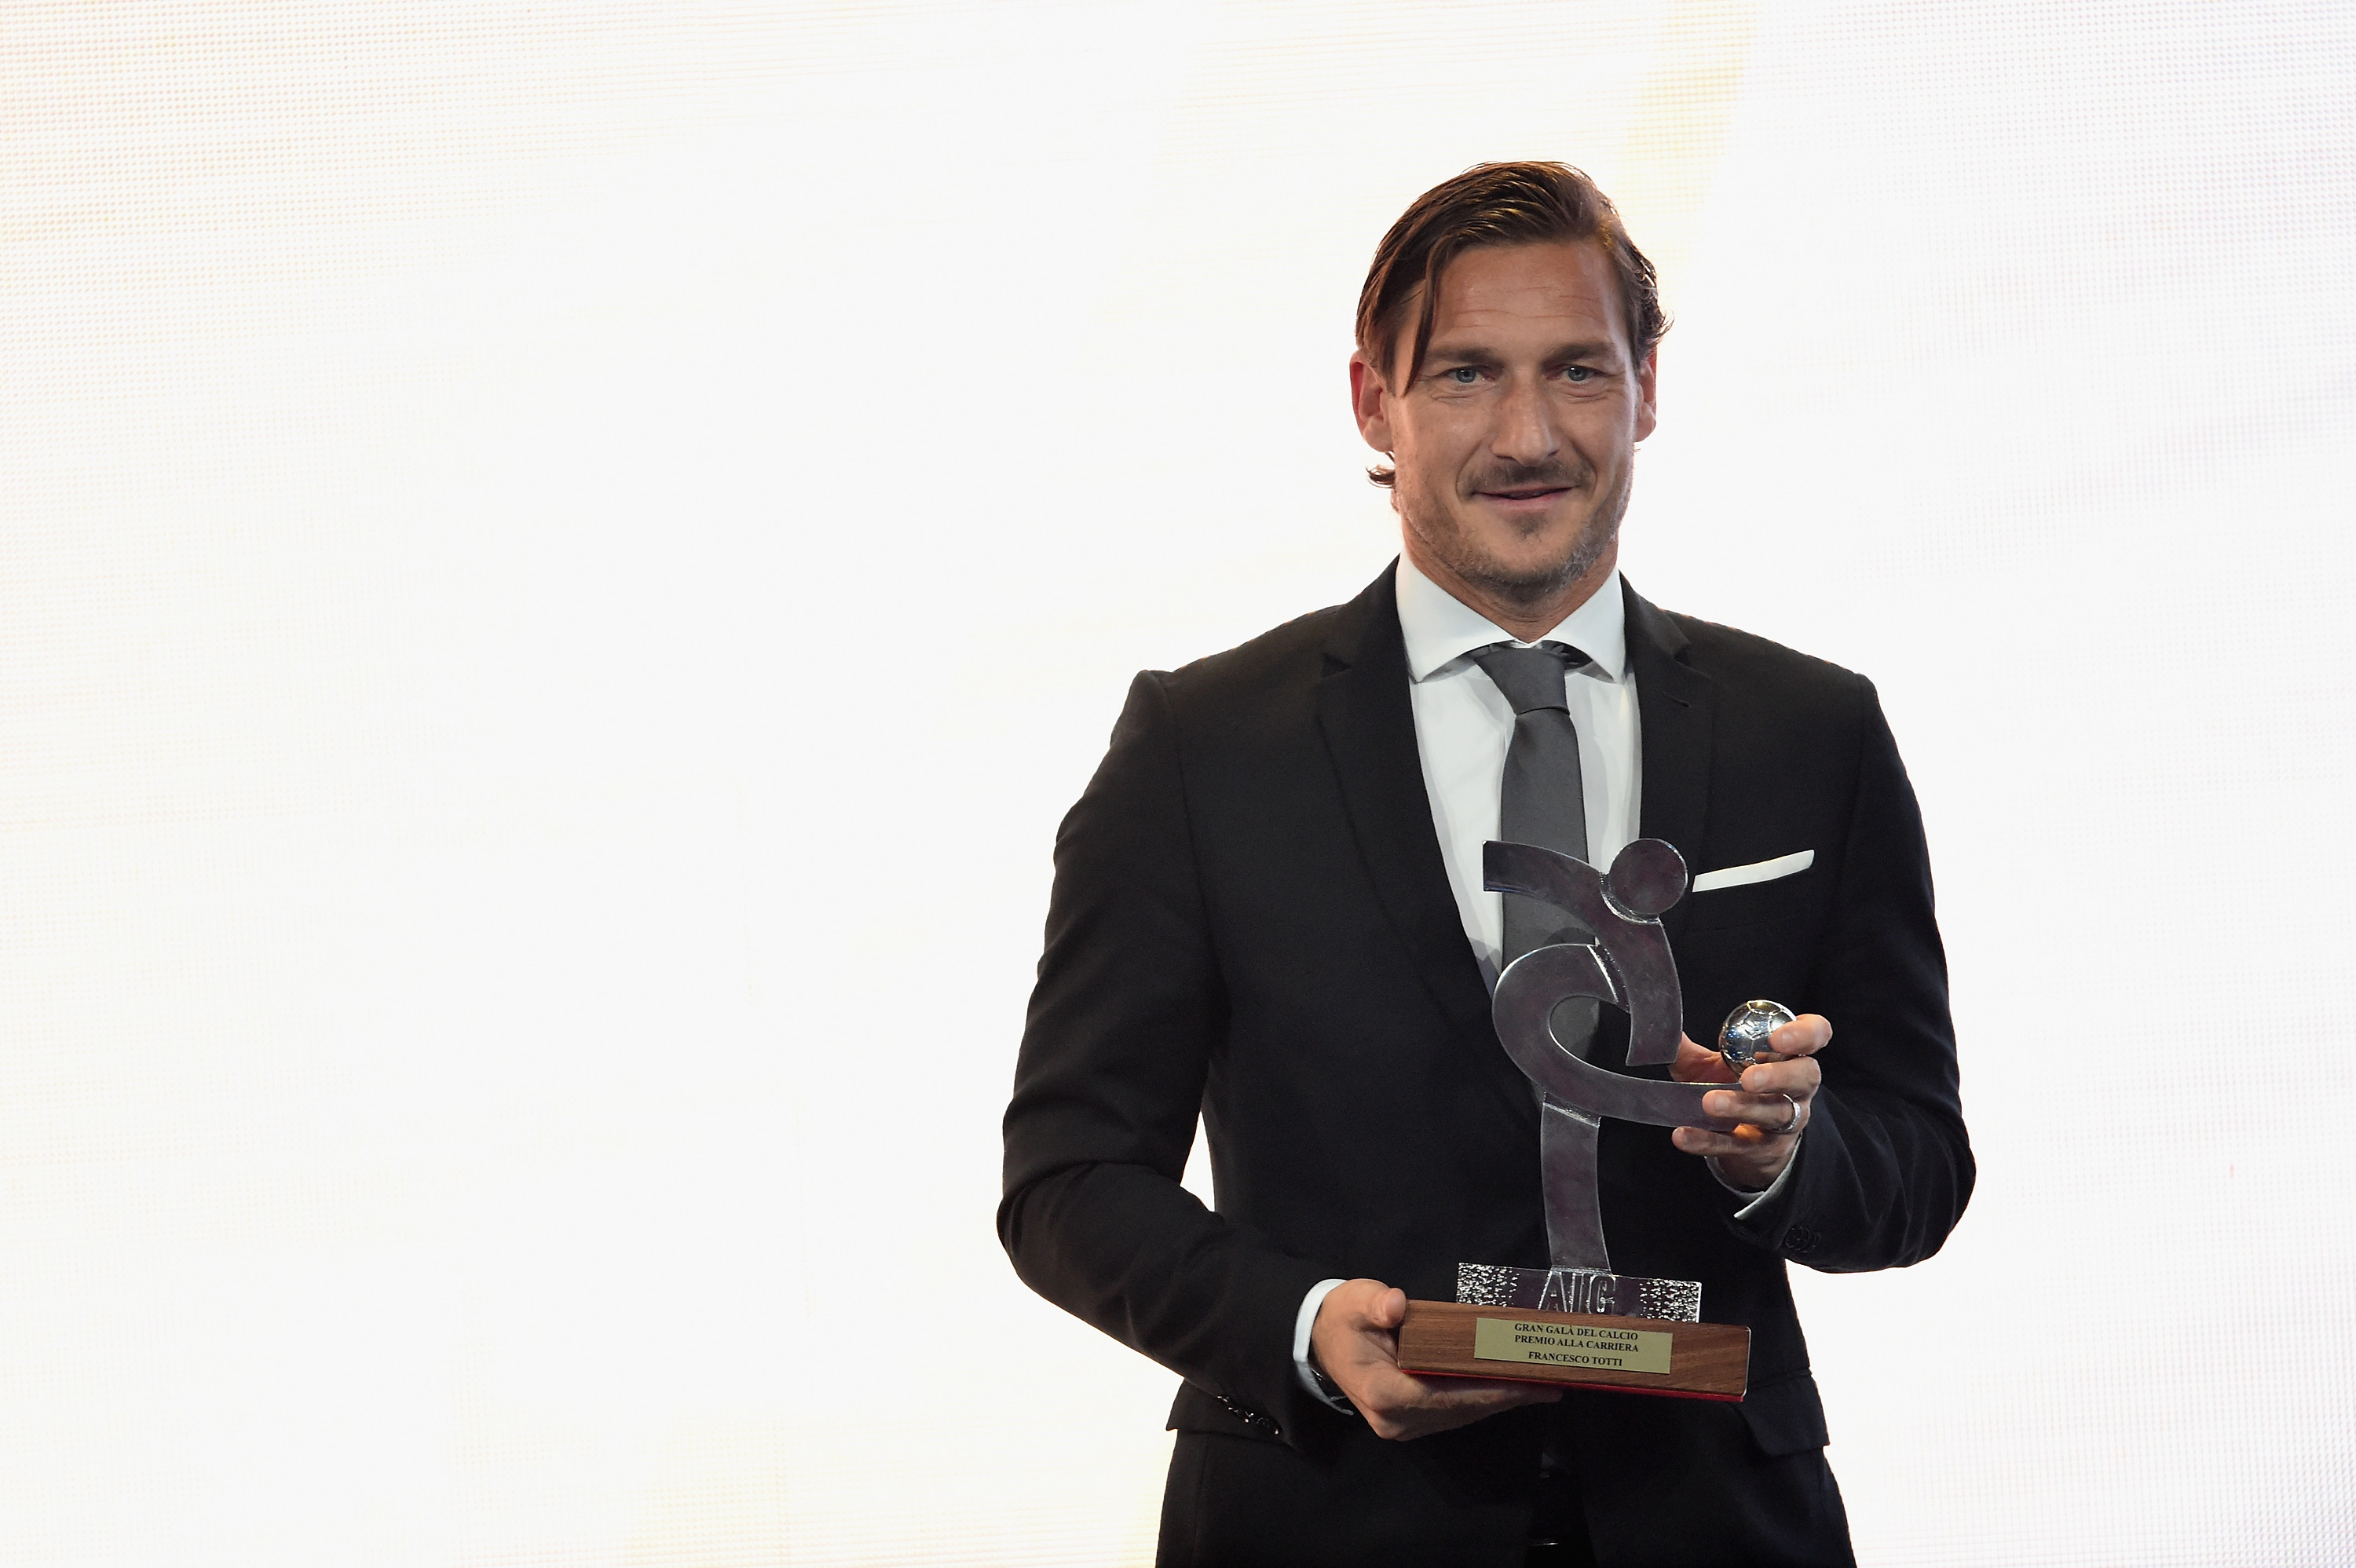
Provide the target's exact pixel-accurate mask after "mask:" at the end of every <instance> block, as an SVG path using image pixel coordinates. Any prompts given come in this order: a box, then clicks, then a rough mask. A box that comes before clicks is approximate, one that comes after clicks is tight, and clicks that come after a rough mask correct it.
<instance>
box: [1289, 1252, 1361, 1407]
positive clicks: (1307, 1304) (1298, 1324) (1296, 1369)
mask: <svg viewBox="0 0 2356 1568" xmlns="http://www.w3.org/2000/svg"><path fill="white" fill-rule="evenodd" d="M1341 1283H1342V1281H1340V1280H1338V1279H1321V1280H1319V1281H1318V1282H1317V1283H1316V1284H1315V1285H1311V1286H1310V1287H1309V1294H1308V1295H1306V1296H1302V1297H1301V1311H1300V1312H1299V1314H1298V1315H1296V1316H1295V1317H1294V1318H1293V1319H1292V1371H1293V1373H1294V1375H1296V1376H1298V1377H1299V1378H1300V1379H1301V1387H1302V1388H1305V1389H1307V1390H1308V1391H1309V1392H1310V1393H1311V1394H1312V1395H1314V1396H1315V1398H1316V1400H1317V1402H1318V1403H1320V1404H1323V1405H1328V1406H1331V1407H1332V1408H1333V1409H1335V1410H1338V1411H1341V1412H1342V1413H1344V1414H1355V1411H1353V1410H1352V1409H1351V1407H1350V1402H1349V1401H1348V1400H1346V1399H1337V1398H1335V1397H1334V1396H1333V1395H1332V1394H1329V1393H1327V1392H1325V1391H1324V1390H1323V1388H1320V1387H1319V1386H1318V1384H1317V1373H1316V1372H1315V1371H1313V1370H1312V1368H1311V1367H1310V1365H1309V1330H1310V1329H1312V1328H1315V1327H1316V1324H1317V1309H1318V1308H1319V1307H1323V1306H1324V1305H1325V1298H1326V1297H1327V1296H1331V1295H1333V1287H1334V1286H1335V1285H1340V1284H1341Z"/></svg>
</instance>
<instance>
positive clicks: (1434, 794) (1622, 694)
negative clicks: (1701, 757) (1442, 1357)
mask: <svg viewBox="0 0 2356 1568" xmlns="http://www.w3.org/2000/svg"><path fill="white" fill-rule="evenodd" d="M1627 614H1628V609H1627V603H1626V601H1625V599H1624V598H1623V597H1622V594H1621V592H1620V573H1619V572H1618V571H1613V572H1612V575H1611V576H1610V577H1609V578H1607V579H1605V580H1604V582H1603V585H1602V586H1601V587H1600V588H1598V589H1597V590H1596V591H1595V592H1593V593H1592V594H1590V595H1589V596H1588V599H1587V601H1586V603H1582V604H1581V605H1580V606H1579V608H1578V609H1576V610H1573V611H1572V612H1571V613H1569V614H1568V615H1566V616H1564V617H1563V619H1562V621H1561V624H1558V625H1557V626H1556V627H1555V628H1554V630H1552V631H1550V632H1548V633H1547V635H1545V636H1543V637H1541V638H1539V639H1538V641H1539V642H1549V643H1566V644H1568V645H1570V646H1571V647H1574V648H1577V649H1578V650H1579V651H1580V653H1583V654H1585V655H1586V656H1587V662H1586V663H1585V664H1583V665H1580V666H1579V667H1576V668H1567V669H1566V670H1565V671H1564V674H1563V697H1564V702H1565V706H1566V707H1567V708H1568V709H1569V712H1570V721H1571V724H1572V726H1573V727H1574V728H1576V729H1577V730H1578V731H1579V771H1580V783H1581V784H1582V785H1583V786H1584V788H1585V790H1586V795H1587V802H1586V804H1587V859H1588V863H1589V864H1590V865H1595V866H1605V867H1608V866H1610V865H1611V864H1612V857H1613V856H1615V855H1617V854H1619V853H1620V851H1621V850H1622V849H1623V848H1626V847H1627V846H1628V844H1629V842H1630V841H1631V840H1632V839H1633V838H1634V837H1636V828H1637V825H1638V822H1639V821H1640V813H1639V806H1640V803H1641V802H1642V800H1643V785H1644V780H1643V777H1642V773H1643V767H1644V744H1643V741H1644V736H1643V733H1642V731H1641V729H1640V723H1641V721H1640V720H1639V718H1638V715H1637V710H1636V677H1635V672H1634V671H1633V670H1632V669H1630V668H1629V667H1628V627H1627ZM1398 616H1399V630H1400V631H1402V632H1403V633H1405V634H1406V635H1407V673H1408V681H1409V683H1410V684H1409V688H1408V696H1409V699H1410V700H1411V701H1412V703H1413V706H1414V709H1415V749H1416V754H1417V755H1418V756H1419V757H1420V758H1421V759H1422V763H1423V788H1424V794H1425V795H1428V796H1430V801H1431V825H1432V827H1433V828H1434V829H1435V830H1436V831H1437V832H1438V833H1439V835H1440V859H1441V861H1442V862H1443V863H1445V864H1446V866H1447V868H1448V886H1449V889H1450V891H1452V892H1453V893H1454V894H1455V895H1456V912H1457V916H1458V918H1459V919H1461V920H1462V922H1463V923H1464V935H1465V939H1466V940H1467V941H1469V942H1470V943H1472V952H1473V955H1474V956H1476V957H1477V958H1479V959H1480V961H1481V973H1482V976H1483V978H1485V979H1486V980H1487V981H1488V982H1489V988H1490V989H1491V990H1492V991H1494V990H1495V989H1496V988H1497V972H1498V970H1499V969H1500V968H1501V967H1502V965H1500V964H1499V963H1498V961H1497V960H1498V958H1499V956H1500V955H1502V953H1503V952H1504V950H1505V894H1503V893H1493V892H1490V891H1487V890H1486V889H1485V888H1484V887H1483V886H1482V882H1483V877H1482V870H1481V847H1482V846H1483V844H1486V843H1487V842H1488V841H1489V840H1491V839H1493V838H1494V837H1497V822H1498V814H1499V805H1500V803H1499V788H1500V785H1501V784H1502V783H1503V781H1504V778H1505V750H1506V748H1507V747H1508V746H1510V745H1511V744H1512V743H1513V739H1514V709H1513V705H1512V704H1511V703H1509V702H1507V701H1506V700H1505V693H1504V692H1502V691H1499V690H1498V689H1497V685H1496V683H1495V682H1494V681H1493V680H1491V679H1490V678H1489V675H1488V672H1487V671H1486V670H1483V668H1482V667H1480V666H1479V665H1477V664H1474V663H1473V662H1472V658H1471V657H1470V655H1471V654H1472V652H1473V651H1474V650H1475V649H1478V648H1485V647H1488V646H1490V645H1493V644H1495V643H1511V644H1513V645H1515V646H1516V647H1529V646H1531V644H1528V643H1525V642H1523V641H1522V640H1521V639H1520V638H1518V637H1516V636H1515V635H1513V634H1512V633H1510V632H1507V631H1505V630H1504V629H1502V628H1501V627H1499V626H1498V625H1497V624H1495V623H1494V622H1492V621H1491V620H1489V619H1488V618H1487V617H1486V616H1484V615H1483V614H1482V613H1480V612H1479V611H1477V610H1475V609H1473V608H1472V606H1471V605H1469V604H1466V603H1464V602H1463V601H1462V600H1461V599H1458V598H1457V597H1456V596H1455V595H1454V594H1452V593H1451V592H1448V591H1447V590H1446V589H1444V588H1442V587H1440V585H1439V584H1438V583H1436V582H1434V581H1431V579H1430V578H1429V577H1426V576H1425V575H1424V574H1423V573H1422V572H1420V571H1417V570H1416V567H1415V563H1414V562H1412V561H1410V560H1408V559H1407V557H1406V556H1404V555H1402V556H1400V557H1399V562H1398ZM1710 1169H1711V1172H1712V1174H1717V1172H1718V1165H1717V1162H1716V1161H1715V1160H1713V1161H1711V1162H1710ZM1790 1171H1791V1166H1790V1165H1788V1164H1787V1165H1786V1166H1784V1168H1783V1174H1785V1175H1787V1174H1789V1173H1790ZM1719 1182H1720V1184H1721V1185H1724V1186H1726V1187H1728V1188H1729V1189H1731V1190H1734V1191H1739V1192H1741V1193H1742V1195H1743V1196H1744V1197H1746V1198H1749V1197H1752V1196H1753V1195H1752V1194H1751V1192H1749V1191H1748V1190H1746V1189H1740V1188H1735V1187H1733V1184H1732V1183H1730V1182H1728V1181H1726V1179H1725V1178H1724V1177H1723V1176H1722V1175H1721V1176H1719ZM1782 1187H1783V1175H1779V1176H1778V1177H1777V1178H1776V1179H1775V1181H1774V1183H1773V1184H1772V1186H1770V1187H1769V1188H1768V1189H1766V1190H1765V1191H1763V1192H1761V1193H1758V1194H1757V1195H1756V1196H1755V1198H1754V1200H1753V1201H1752V1202H1751V1203H1750V1204H1748V1205H1746V1206H1745V1207H1744V1209H1743V1210H1742V1212H1743V1213H1748V1212H1750V1211H1751V1209H1753V1208H1756V1207H1757V1206H1758V1205H1759V1204H1761V1203H1764V1202H1766V1201H1767V1200H1769V1199H1770V1198H1772V1197H1773V1196H1774V1195H1775V1193H1776V1192H1777V1191H1778V1190H1780V1189H1782ZM1341 1283H1342V1281H1340V1280H1338V1279H1328V1280H1321V1281H1319V1282H1318V1283H1317V1284H1316V1285H1314V1286H1312V1287H1311V1289H1310V1292H1309V1294H1308V1295H1307V1296H1304V1297H1302V1298H1301V1312H1300V1315H1299V1317H1297V1319H1296V1320H1295V1322H1294V1324H1293V1335H1292V1359H1293V1362H1294V1364H1295V1366H1296V1367H1297V1368H1298V1369H1299V1371H1300V1374H1301V1383H1302V1384H1303V1385H1304V1386H1305V1387H1307V1388H1308V1390H1309V1392H1312V1393H1313V1394H1316V1395H1317V1397H1318V1398H1320V1399H1323V1400H1325V1402H1326V1403H1329V1404H1333V1403H1335V1402H1334V1401H1333V1400H1331V1399H1329V1398H1327V1397H1326V1395H1325V1393H1324V1392H1323V1390H1322V1389H1320V1388H1319V1387H1318V1385H1317V1380H1316V1377H1315V1374H1314V1373H1312V1371H1311V1370H1310V1362H1309V1332H1310V1329H1311V1328H1312V1326H1313V1325H1314V1324H1315V1322H1316V1320H1317V1308H1318V1307H1321V1306H1323V1304H1324V1301H1325V1297H1326V1296H1327V1294H1328V1293H1329V1292H1331V1291H1332V1290H1333V1287H1334V1286H1335V1285H1340V1284H1341ZM1336 1408H1339V1409H1345V1410H1346V1409H1348V1408H1349V1406H1348V1405H1347V1404H1346V1403H1343V1404H1339V1405H1337V1406H1336Z"/></svg>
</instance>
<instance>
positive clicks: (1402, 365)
mask: <svg viewBox="0 0 2356 1568" xmlns="http://www.w3.org/2000/svg"><path fill="white" fill-rule="evenodd" d="M1414 314H1415V310H1414V305H1413V304H1412V303H1411V304H1410V306H1409V312H1408V315H1409V319H1410V320H1412V318H1413V315H1414ZM1409 330H1412V329H1411V328H1410V329H1409ZM1402 336H1405V334H1402ZM1411 346H1412V345H1411V343H1404V344H1399V345H1395V346H1393V347H1394V351H1393V354H1392V359H1391V363H1390V364H1389V365H1387V366H1383V367H1376V366H1372V365H1369V364H1367V363H1366V362H1365V359H1364V357H1353V358H1352V360H1351V362H1350V386H1351V392H1352V396H1353V398H1354V400H1355V403H1356V408H1357V415H1358V428H1359V429H1360V431H1361V432H1364V434H1365V438H1366V441H1367V443H1368V444H1370V445H1372V446H1373V447H1374V448H1375V449H1376V451H1379V452H1387V453H1390V454H1391V461H1392V464H1394V466H1395V467H1396V468H1397V470H1398V479H1397V481H1396V483H1395V485H1394V486H1393V489H1392V493H1391V494H1392V504H1393V505H1394V506H1395V507H1397V508H1398V514H1399V518H1400V521H1401V523H1402V525H1403V526H1404V528H1405V532H1406V543H1407V548H1408V555H1409V557H1410V558H1411V559H1413V560H1415V561H1416V563H1417V564H1418V565H1419V566H1420V567H1422V568H1423V569H1424V570H1425V571H1426V572H1427V573H1428V574H1430V575H1432V576H1434V577H1435V578H1436V579H1438V580H1439V581H1441V582H1442V584H1443V586H1444V585H1446V583H1447V580H1448V579H1449V578H1451V577H1453V578H1456V579H1458V580H1460V581H1462V582H1463V583H1465V584H1467V585H1469V586H1471V587H1473V588H1475V589H1477V590H1480V591H1483V592H1487V593H1492V594H1495V595H1497V596H1498V597H1500V598H1502V599H1505V600H1507V601H1509V602H1514V603H1537V602H1540V601H1543V600H1546V599H1547V598H1549V597H1550V596H1552V595H1553V594H1554V593H1556V592H1558V591H1559V590H1561V589H1562V588H1564V587H1566V586H1567V585H1569V583H1571V582H1574V581H1578V580H1579V579H1580V578H1581V577H1583V576H1585V575H1587V574H1588V572H1590V571H1591V570H1593V569H1594V568H1595V567H1596V565H1597V564H1598V563H1599V562H1608V561H1610V560H1614V559H1616V557H1617V545H1618V540H1619V533H1620V519H1621V517H1622V514H1624V513H1625V512H1626V511H1627V509H1628V491H1629V484H1630V480H1631V478H1632V477H1633V471H1634V466H1635V452H1636V443H1638V442H1640V441H1642V440H1644V437H1646V436H1648V435H1650V434H1652V432H1653V424H1654V405H1653V379H1654V370H1655V366H1654V362H1653V360H1652V359H1651V358H1650V357H1647V358H1646V359H1645V360H1644V361H1643V362H1642V363H1639V362H1637V361H1636V359H1635V358H1634V357H1633V354H1632V353H1631V352H1630V348H1629V343H1628V329H1627V325H1626V322H1625V321H1624V319H1623V318H1622V315H1621V309H1620V289H1619V283H1618V280H1617V279H1615V278H1614V277H1613V276H1612V263H1611V261H1610V260H1609V258H1607V257H1606V256H1605V254H1604V252H1603V249H1602V247H1601V246H1600V245H1598V244H1595V243H1593V242H1591V241H1586V240H1570V241H1563V242H1559V243H1547V244H1535V245H1510V246H1496V247H1491V248H1487V249H1483V250H1474V251H1465V252H1464V253H1463V254H1462V255H1460V256H1458V257H1457V258H1456V259H1455V260H1454V261H1451V262H1450V263H1449V265H1448V268H1447V270H1446V271H1445V272H1442V273H1441V274H1440V304H1439V307H1438V309H1437V310H1435V311H1434V312H1433V315H1432V331H1431V347H1430V350H1429V352H1427V353H1426V354H1425V356H1424V361H1423V365H1422V368H1421V369H1420V370H1419V372H1418V373H1417V375H1416V378H1415V379H1414V381H1413V382H1411V383H1409V384H1408V385H1406V386H1403V387H1394V386H1393V385H1392V384H1391V383H1392V380H1393V379H1394V378H1396V377H1398V376H1401V375H1404V374H1405V373H1406V369H1407V350H1408V347H1411Z"/></svg>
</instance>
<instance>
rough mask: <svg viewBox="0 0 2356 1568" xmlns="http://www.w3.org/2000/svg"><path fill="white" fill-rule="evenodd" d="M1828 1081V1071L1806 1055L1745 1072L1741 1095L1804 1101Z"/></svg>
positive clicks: (1748, 1068)
mask: <svg viewBox="0 0 2356 1568" xmlns="http://www.w3.org/2000/svg"><path fill="white" fill-rule="evenodd" d="M1824 1081H1825V1070H1824V1069H1823V1068H1821V1067H1819V1066H1817V1065H1816V1064H1815V1062H1814V1061H1810V1060H1809V1059H1808V1058H1806V1057H1804V1056H1803V1057H1799V1058H1797V1059H1795V1060H1794V1061H1762V1062H1761V1063H1760V1064H1759V1065H1757V1066H1756V1067H1747V1068H1745V1069H1743V1072H1742V1092H1743V1093H1746V1094H1751V1095H1772V1094H1789V1095H1791V1096H1792V1097H1793V1098H1794V1099H1804V1098H1806V1097H1807V1096H1809V1095H1811V1094H1814V1093H1815V1092H1816V1086H1817V1085H1818V1084H1820V1083H1823V1082H1824Z"/></svg>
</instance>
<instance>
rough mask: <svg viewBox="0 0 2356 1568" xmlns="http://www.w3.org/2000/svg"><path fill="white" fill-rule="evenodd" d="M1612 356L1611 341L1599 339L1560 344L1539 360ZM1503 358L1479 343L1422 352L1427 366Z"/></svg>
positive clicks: (1490, 362) (1483, 362) (1435, 347)
mask: <svg viewBox="0 0 2356 1568" xmlns="http://www.w3.org/2000/svg"><path fill="white" fill-rule="evenodd" d="M1615 352H1616V350H1615V348H1614V347H1613V345H1612V342H1611V340H1610V339H1608V338H1602V339H1594V340H1590V341H1589V342H1585V343H1565V344H1561V345H1558V347H1555V348H1553V349H1551V350H1550V351H1548V352H1547V353H1546V354H1545V355H1543V356H1541V358H1542V359H1543V360H1545V361H1546V362H1547V363H1553V362H1555V361H1558V360H1563V359H1597V358H1609V357H1611V356H1612V354H1613V353H1615ZM1504 357H1505V356H1504V355H1502V354H1500V353H1498V352H1497V351H1496V350H1495V349H1494V348H1491V347H1487V346H1486V345H1484V344H1479V343H1465V344H1458V345H1454V346H1451V347H1445V348H1443V347H1440V345H1439V344H1436V343H1435V344H1433V345H1432V346H1431V347H1429V348H1426V349H1425V350H1424V351H1423V362H1424V364H1426V365H1427V366H1429V365H1437V364H1440V363H1443V362H1445V363H1448V364H1451V365H1494V364H1496V363H1497V362H1498V361H1500V360H1502V359H1503V358H1504Z"/></svg>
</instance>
